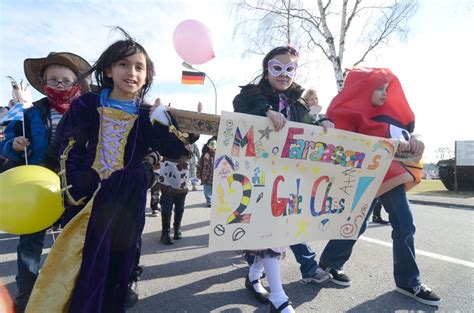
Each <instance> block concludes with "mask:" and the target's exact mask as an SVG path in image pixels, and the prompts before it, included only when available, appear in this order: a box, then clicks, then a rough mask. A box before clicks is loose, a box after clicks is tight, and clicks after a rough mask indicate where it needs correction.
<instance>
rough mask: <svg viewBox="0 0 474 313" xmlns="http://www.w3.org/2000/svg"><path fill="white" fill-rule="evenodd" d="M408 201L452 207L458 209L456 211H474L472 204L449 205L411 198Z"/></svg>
mask: <svg viewBox="0 0 474 313" xmlns="http://www.w3.org/2000/svg"><path fill="white" fill-rule="evenodd" d="M408 200H409V201H410V203H415V204H422V205H434V206H443V207H450V208H456V209H468V210H474V205H470V204H462V203H447V202H439V201H430V200H419V199H410V198H408Z"/></svg>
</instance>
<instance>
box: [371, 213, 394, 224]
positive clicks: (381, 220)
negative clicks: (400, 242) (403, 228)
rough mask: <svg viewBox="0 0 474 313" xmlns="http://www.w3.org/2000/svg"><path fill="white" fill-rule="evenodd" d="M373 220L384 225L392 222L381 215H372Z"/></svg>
mask: <svg viewBox="0 0 474 313" xmlns="http://www.w3.org/2000/svg"><path fill="white" fill-rule="evenodd" d="M372 222H374V223H377V224H382V225H387V224H390V222H389V221H386V220H384V219H383V218H382V217H381V216H375V215H374V216H372Z"/></svg>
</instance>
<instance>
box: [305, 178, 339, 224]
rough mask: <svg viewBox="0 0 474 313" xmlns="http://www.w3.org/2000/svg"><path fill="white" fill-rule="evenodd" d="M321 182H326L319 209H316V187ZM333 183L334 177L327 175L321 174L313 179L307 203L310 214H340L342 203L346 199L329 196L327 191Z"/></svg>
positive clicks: (317, 187)
mask: <svg viewBox="0 0 474 313" xmlns="http://www.w3.org/2000/svg"><path fill="white" fill-rule="evenodd" d="M323 182H325V183H328V184H327V186H326V190H325V192H324V198H323V201H322V203H321V206H320V210H319V211H317V208H318V206H317V205H316V194H318V189H319V187H320V185H321V183H323ZM333 183H334V178H329V176H321V177H319V178H318V179H316V180H315V181H314V183H313V188H312V189H311V198H310V199H311V200H310V205H309V207H310V210H311V215H312V216H321V215H324V214H341V213H342V212H343V211H344V207H345V205H344V203H345V201H346V200H345V199H343V198H342V199H337V198H334V197H331V196H329V191H330V190H331V187H332V186H333ZM322 188H324V187H322Z"/></svg>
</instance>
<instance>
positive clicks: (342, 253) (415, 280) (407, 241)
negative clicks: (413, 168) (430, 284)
mask: <svg viewBox="0 0 474 313" xmlns="http://www.w3.org/2000/svg"><path fill="white" fill-rule="evenodd" d="M379 200H380V202H382V205H383V206H384V208H385V209H386V210H387V212H388V219H389V221H390V224H391V226H392V240H393V276H394V278H395V284H396V285H397V286H399V287H404V288H410V287H411V288H413V287H416V286H418V285H420V271H419V269H418V265H417V264H416V259H415V246H414V236H415V230H416V228H415V220H414V217H413V212H412V210H411V207H410V204H409V202H408V198H407V195H406V193H405V189H404V187H403V185H400V186H398V187H395V188H394V189H392V190H390V191H388V192H387V193H385V194H383V195H382V196H380V198H379ZM375 203H376V200H374V202H372V205H371V207H370V210H369V212H368V213H367V216H366V218H365V221H364V223H363V225H362V227H361V229H360V233H359V236H360V235H362V234H363V233H364V232H365V230H366V228H367V224H368V218H369V216H370V214H371V213H372V211H373V209H374V207H375ZM355 242H356V241H355V240H330V241H329V242H328V244H327V245H326V247H325V248H324V251H323V253H322V255H321V261H320V264H322V265H323V266H324V267H330V268H333V269H342V267H343V266H344V264H345V263H346V262H347V260H349V257H350V256H351V254H352V249H353V247H354V244H355Z"/></svg>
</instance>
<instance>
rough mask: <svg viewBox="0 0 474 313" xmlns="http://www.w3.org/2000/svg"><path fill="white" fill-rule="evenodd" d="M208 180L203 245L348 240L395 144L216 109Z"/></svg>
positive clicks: (225, 246) (356, 229)
mask: <svg viewBox="0 0 474 313" xmlns="http://www.w3.org/2000/svg"><path fill="white" fill-rule="evenodd" d="M217 138H218V140H217V152H216V158H215V164H214V181H213V185H212V188H213V190H212V210H211V224H210V237H209V249H210V250H211V251H219V250H242V249H264V248H272V247H274V248H276V247H285V246H289V245H292V244H295V243H300V242H309V241H314V240H325V239H355V238H356V237H357V234H358V232H359V230H360V227H361V224H362V222H363V220H364V218H365V216H366V215H367V213H368V210H369V207H370V204H371V203H372V200H373V199H374V197H375V194H376V192H377V190H378V188H379V186H380V184H381V182H382V180H383V177H384V175H385V173H386V171H387V169H388V166H389V165H390V162H391V161H392V159H393V157H394V153H395V151H396V148H397V143H396V141H391V140H389V139H385V138H379V137H372V136H366V135H360V134H356V133H352V132H347V131H341V130H336V129H328V131H327V133H324V131H323V128H322V127H317V126H313V125H307V124H302V123H294V122H288V123H287V124H286V125H285V127H284V128H283V129H282V130H280V131H279V132H275V131H274V130H273V127H272V125H271V123H270V120H269V119H268V118H263V117H258V116H252V115H248V114H240V113H229V112H223V113H222V115H221V120H220V124H219V133H218V137H217Z"/></svg>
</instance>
